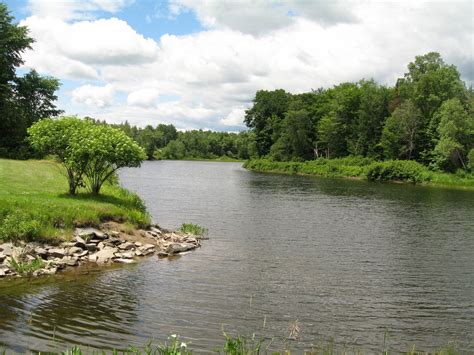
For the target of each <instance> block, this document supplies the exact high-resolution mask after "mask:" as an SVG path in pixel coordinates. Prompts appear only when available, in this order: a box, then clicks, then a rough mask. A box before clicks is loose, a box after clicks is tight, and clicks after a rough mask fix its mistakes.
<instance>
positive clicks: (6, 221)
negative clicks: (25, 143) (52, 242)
mask: <svg viewBox="0 0 474 355" xmlns="http://www.w3.org/2000/svg"><path fill="white" fill-rule="evenodd" d="M67 191H68V187H67V181H66V177H65V176H64V175H63V170H62V168H61V166H60V165H58V164H56V163H55V162H53V161H48V160H28V161H18V160H6V159H0V241H1V240H15V239H25V240H36V239H42V240H44V239H54V238H61V237H67V236H68V235H70V234H71V232H72V230H73V228H74V227H75V226H85V225H88V226H97V225H98V224H99V223H100V222H104V221H108V220H114V221H118V222H126V223H130V224H132V225H134V226H141V227H143V226H146V225H147V224H148V223H149V222H150V217H149V215H148V214H147V213H146V210H145V207H144V205H143V202H142V201H141V200H140V198H139V197H138V196H137V195H135V194H132V193H130V192H128V191H126V190H125V189H123V188H122V187H120V186H118V185H116V184H114V185H112V184H109V183H107V184H105V185H104V187H103V188H102V191H101V194H100V195H99V196H94V195H91V194H89V193H87V191H86V190H82V191H79V193H78V195H77V196H70V195H68V194H67Z"/></svg>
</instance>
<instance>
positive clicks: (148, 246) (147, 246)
mask: <svg viewBox="0 0 474 355" xmlns="http://www.w3.org/2000/svg"><path fill="white" fill-rule="evenodd" d="M155 247H156V245H153V244H145V245H144V246H143V250H149V249H155Z"/></svg>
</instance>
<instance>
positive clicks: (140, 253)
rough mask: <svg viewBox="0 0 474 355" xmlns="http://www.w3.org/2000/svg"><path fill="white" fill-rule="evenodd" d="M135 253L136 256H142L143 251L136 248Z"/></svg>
mask: <svg viewBox="0 0 474 355" xmlns="http://www.w3.org/2000/svg"><path fill="white" fill-rule="evenodd" d="M135 255H136V256H143V255H145V254H143V252H142V251H141V250H140V249H137V250H135Z"/></svg>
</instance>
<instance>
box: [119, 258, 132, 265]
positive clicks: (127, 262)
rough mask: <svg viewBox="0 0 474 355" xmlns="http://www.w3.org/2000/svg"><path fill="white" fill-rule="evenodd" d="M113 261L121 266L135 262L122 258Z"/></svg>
mask: <svg viewBox="0 0 474 355" xmlns="http://www.w3.org/2000/svg"><path fill="white" fill-rule="evenodd" d="M114 261H115V262H116V263H122V264H133V263H134V262H135V260H133V259H122V258H118V259H114Z"/></svg>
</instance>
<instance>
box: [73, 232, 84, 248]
mask: <svg viewBox="0 0 474 355" xmlns="http://www.w3.org/2000/svg"><path fill="white" fill-rule="evenodd" d="M74 242H75V244H74V246H76V247H79V248H82V249H84V248H85V247H86V241H85V240H84V239H82V238H81V237H80V236H78V235H76V236H75V237H74Z"/></svg>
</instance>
